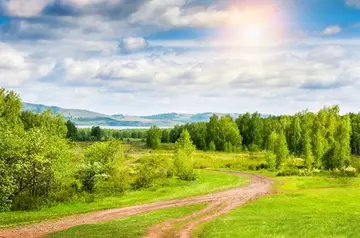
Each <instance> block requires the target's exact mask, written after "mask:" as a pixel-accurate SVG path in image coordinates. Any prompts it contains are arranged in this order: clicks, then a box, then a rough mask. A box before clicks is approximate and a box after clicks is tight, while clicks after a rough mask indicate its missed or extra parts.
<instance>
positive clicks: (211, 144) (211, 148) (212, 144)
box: [209, 141, 216, 151]
mask: <svg viewBox="0 0 360 238" xmlns="http://www.w3.org/2000/svg"><path fill="white" fill-rule="evenodd" d="M209 151H216V145H215V143H214V141H210V143H209Z"/></svg>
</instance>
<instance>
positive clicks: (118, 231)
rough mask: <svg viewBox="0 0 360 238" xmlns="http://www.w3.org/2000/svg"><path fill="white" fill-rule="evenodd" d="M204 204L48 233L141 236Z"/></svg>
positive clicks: (53, 237) (60, 235)
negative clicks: (149, 229) (151, 227)
mask: <svg viewBox="0 0 360 238" xmlns="http://www.w3.org/2000/svg"><path fill="white" fill-rule="evenodd" d="M204 207H205V205H204V204H200V205H193V206H185V207H175V208H169V209H163V210H158V211H154V212H149V213H145V214H140V215H135V216H131V217H126V218H122V219H119V220H114V221H111V222H104V223H99V224H89V225H81V226H76V227H73V228H70V229H68V230H64V231H60V232H57V233H54V234H52V235H50V236H49V237H51V238H65V237H88V238H95V237H104V238H106V237H119V238H136V237H141V236H143V235H144V234H145V233H146V231H147V229H148V228H149V227H150V226H152V225H155V224H157V223H161V222H163V221H166V220H168V219H175V218H179V217H183V216H186V215H188V214H191V213H193V212H196V211H199V210H200V209H202V208H204Z"/></svg>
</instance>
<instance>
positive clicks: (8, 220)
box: [0, 171, 247, 228]
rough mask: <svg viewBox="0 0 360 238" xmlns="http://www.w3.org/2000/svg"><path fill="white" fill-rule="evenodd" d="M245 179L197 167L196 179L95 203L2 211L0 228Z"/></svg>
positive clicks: (191, 192) (202, 191) (180, 195)
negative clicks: (21, 210) (199, 169)
mask: <svg viewBox="0 0 360 238" xmlns="http://www.w3.org/2000/svg"><path fill="white" fill-rule="evenodd" d="M246 182H247V180H246V179H245V178H241V177H239V176H235V175H231V174H224V173H218V172H211V171H198V178H197V180H195V181H191V182H186V181H182V180H178V179H175V178H173V179H169V180H166V182H165V183H163V184H159V185H157V186H154V187H151V188H149V189H146V190H139V191H132V192H128V193H126V194H124V195H119V196H112V197H106V198H103V199H97V200H95V201H94V202H92V203H86V202H78V203H70V204H59V205H56V206H54V207H50V208H43V209H41V210H40V211H28V212H3V213H0V228H1V227H9V226H18V225H24V224H30V223H36V222H40V221H43V220H49V219H55V218H59V217H63V216H67V215H72V214H79V213H85V212H90V211H95V210H103V209H109V208H120V207H126V206H131V205H137V204H144V203H150V202H155V201H160V200H170V199H176V198H185V197H190V196H196V195H201V194H206V193H211V192H214V191H217V190H222V189H227V188H231V187H236V186H239V185H242V184H245V183H246Z"/></svg>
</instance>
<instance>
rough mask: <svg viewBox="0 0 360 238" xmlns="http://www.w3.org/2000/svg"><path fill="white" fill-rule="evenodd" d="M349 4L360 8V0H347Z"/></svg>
mask: <svg viewBox="0 0 360 238" xmlns="http://www.w3.org/2000/svg"><path fill="white" fill-rule="evenodd" d="M345 3H346V4H347V5H348V6H351V7H356V8H360V0H345Z"/></svg>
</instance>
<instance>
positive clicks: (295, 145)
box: [288, 114, 302, 155]
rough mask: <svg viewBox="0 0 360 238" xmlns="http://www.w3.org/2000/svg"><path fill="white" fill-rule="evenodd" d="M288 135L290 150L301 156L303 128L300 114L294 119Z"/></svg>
mask: <svg viewBox="0 0 360 238" xmlns="http://www.w3.org/2000/svg"><path fill="white" fill-rule="evenodd" d="M288 134H289V135H288V138H289V150H290V151H291V152H293V153H294V154H295V155H301V141H302V128H301V119H300V115H299V114H296V115H295V116H294V117H293V119H292V121H291V124H290V127H289V132H288Z"/></svg>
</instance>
